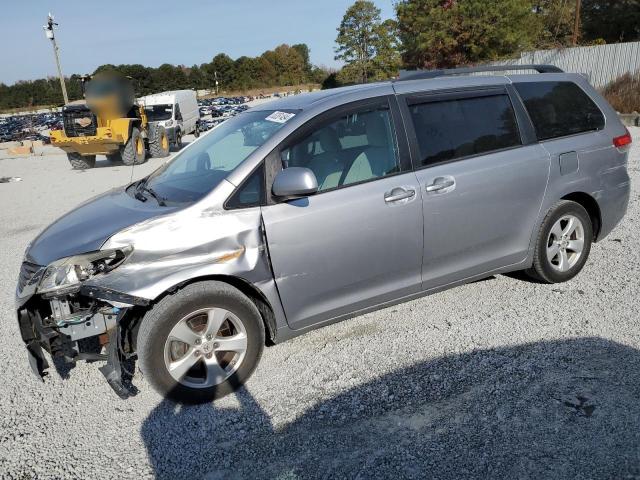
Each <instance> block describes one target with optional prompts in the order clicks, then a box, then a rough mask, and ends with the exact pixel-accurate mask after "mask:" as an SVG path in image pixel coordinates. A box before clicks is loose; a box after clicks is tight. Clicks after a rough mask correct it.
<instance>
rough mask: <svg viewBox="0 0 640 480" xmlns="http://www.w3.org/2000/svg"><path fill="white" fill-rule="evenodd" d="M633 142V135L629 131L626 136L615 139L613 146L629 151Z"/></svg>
mask: <svg viewBox="0 0 640 480" xmlns="http://www.w3.org/2000/svg"><path fill="white" fill-rule="evenodd" d="M631 142H633V139H632V138H631V134H630V133H629V130H627V133H625V134H624V135H621V136H619V137H615V138H614V139H613V146H614V147H616V148H620V149H625V150H628V149H629V147H630V145H631Z"/></svg>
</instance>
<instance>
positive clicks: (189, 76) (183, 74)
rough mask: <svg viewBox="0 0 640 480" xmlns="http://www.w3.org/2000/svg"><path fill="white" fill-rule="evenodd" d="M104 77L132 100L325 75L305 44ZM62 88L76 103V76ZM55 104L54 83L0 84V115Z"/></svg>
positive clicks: (126, 68) (120, 69) (58, 94)
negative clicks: (122, 82)
mask: <svg viewBox="0 0 640 480" xmlns="http://www.w3.org/2000/svg"><path fill="white" fill-rule="evenodd" d="M107 71H110V72H117V73H119V74H121V75H124V76H127V77H130V78H131V81H132V83H133V86H134V90H135V92H136V94H137V95H147V94H150V93H155V92H162V91H165V90H180V89H188V88H193V89H211V90H213V89H215V81H216V75H217V79H218V82H219V84H218V85H219V89H220V91H231V90H248V89H252V88H266V87H274V86H286V85H297V84H302V83H310V82H313V83H322V81H323V80H324V78H325V77H326V76H327V75H328V72H326V71H325V70H324V69H322V68H319V67H314V66H313V65H312V64H311V61H310V52H309V47H308V46H307V45H305V44H297V45H293V46H291V47H290V46H289V45H284V44H283V45H280V46H278V47H277V48H275V49H274V50H268V51H266V52H264V53H263V54H262V55H260V56H259V57H240V58H238V59H236V60H233V59H232V58H231V57H229V56H228V55H226V54H224V53H220V54H218V55H216V56H215V57H213V59H212V60H211V62H209V63H203V64H202V65H193V66H192V67H185V66H183V65H178V66H175V65H170V64H168V63H165V64H163V65H160V66H159V67H157V68H151V67H145V66H143V65H111V64H107V65H101V66H100V67H98V68H97V69H96V71H95V72H94V73H99V72H107ZM66 85H67V91H68V93H69V99H70V100H78V99H80V98H82V92H81V88H80V78H79V76H78V75H72V76H71V77H69V78H67V79H66ZM61 104H62V91H61V89H60V82H59V80H58V79H57V78H48V79H40V80H33V81H21V82H17V83H15V84H14V85H10V86H8V85H4V84H1V83H0V109H10V108H19V107H28V106H41V105H61Z"/></svg>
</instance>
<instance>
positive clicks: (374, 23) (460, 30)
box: [327, 0, 640, 86]
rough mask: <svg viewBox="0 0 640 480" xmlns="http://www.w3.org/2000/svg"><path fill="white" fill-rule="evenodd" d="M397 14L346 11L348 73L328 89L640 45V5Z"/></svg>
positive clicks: (556, 3) (557, 1) (419, 6)
mask: <svg viewBox="0 0 640 480" xmlns="http://www.w3.org/2000/svg"><path fill="white" fill-rule="evenodd" d="M578 3H580V6H581V8H580V14H579V15H576V8H577V5H578ZM395 14H396V15H395V17H396V18H393V19H388V20H384V21H383V20H382V19H381V17H380V9H379V8H377V7H376V6H375V4H374V3H373V2H371V1H369V0H357V1H356V2H355V3H354V4H353V5H352V6H351V7H349V8H348V9H347V11H346V13H345V15H344V17H343V20H342V22H341V24H340V26H339V27H338V36H337V38H336V43H337V48H336V57H335V58H336V60H342V61H343V62H345V66H344V68H342V70H341V71H340V72H337V73H335V74H333V75H332V76H331V77H330V78H329V79H328V80H327V83H330V84H331V85H332V86H336V85H340V84H348V83H354V82H365V81H369V80H378V79H382V78H389V77H391V76H394V75H396V74H397V72H398V70H399V69H400V68H405V69H416V68H451V67H455V66H461V65H470V64H477V63H482V62H489V61H495V60H500V59H504V58H513V57H516V56H518V54H520V53H521V52H524V51H528V50H533V49H547V48H561V47H569V46H573V45H574V44H576V45H594V44H596V45H597V44H604V43H616V42H630V41H636V40H640V0H582V1H581V2H576V1H575V0H491V1H486V0H399V1H397V2H396V3H395ZM576 17H577V18H578V29H577V30H575V21H576ZM574 35H575V36H574Z"/></svg>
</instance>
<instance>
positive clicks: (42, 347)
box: [18, 299, 137, 399]
mask: <svg viewBox="0 0 640 480" xmlns="http://www.w3.org/2000/svg"><path fill="white" fill-rule="evenodd" d="M35 300H36V299H34V301H32V302H29V303H28V304H27V305H26V306H25V307H24V308H22V309H20V310H19V311H18V323H19V327H20V333H21V336H22V339H23V341H24V342H25V346H26V350H27V358H28V361H29V365H30V366H31V369H32V371H33V373H34V374H35V375H36V376H37V377H38V378H39V379H40V380H43V379H44V377H45V376H46V375H47V373H48V372H47V369H48V368H49V367H50V364H49V361H48V360H47V355H46V354H45V352H47V353H48V354H49V355H50V356H51V357H52V358H59V359H61V360H62V361H64V362H65V363H71V364H74V363H75V362H76V361H78V360H86V361H106V364H105V365H103V366H102V367H100V368H99V370H100V372H101V373H102V374H103V375H104V376H105V378H106V380H107V382H108V384H109V386H111V388H112V389H113V390H114V391H115V392H116V394H117V395H118V396H119V397H120V398H122V399H126V398H128V397H130V396H132V395H135V394H136V393H137V390H136V389H135V387H133V386H132V385H130V384H125V382H123V376H122V365H121V363H122V360H123V359H124V354H123V352H122V348H121V347H122V344H121V338H122V337H121V328H120V322H121V321H122V319H123V317H124V315H125V314H126V313H127V309H126V308H118V307H110V306H106V305H105V306H103V307H101V308H99V309H94V310H92V311H91V312H88V313H86V314H84V313H83V312H79V313H75V314H71V315H69V316H66V317H62V321H60V322H59V324H56V323H55V322H54V321H53V318H52V317H51V316H45V317H44V319H43V311H45V312H48V310H45V307H46V305H47V302H46V301H45V300H44V299H38V300H39V301H35ZM55 302H60V300H59V299H55V300H52V303H55ZM56 308H60V307H59V306H55V305H51V311H52V312H53V311H54V310H55V309H56ZM91 340H93V342H91ZM87 341H89V342H87ZM89 344H90V345H93V346H94V347H97V351H95V350H94V351H91V350H87V349H86V348H85V347H86V345H89ZM102 349H104V353H102V352H100V350H102Z"/></svg>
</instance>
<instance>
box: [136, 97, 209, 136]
mask: <svg viewBox="0 0 640 480" xmlns="http://www.w3.org/2000/svg"><path fill="white" fill-rule="evenodd" d="M139 101H140V103H141V104H142V105H144V109H145V112H146V113H147V117H148V120H149V122H157V123H159V124H160V125H162V126H164V128H165V129H166V130H167V134H168V135H169V141H170V142H171V143H173V144H175V145H176V147H178V148H181V147H182V137H183V135H189V134H191V133H193V134H194V135H195V136H196V137H197V136H199V135H200V125H199V124H200V121H199V120H200V110H199V109H198V101H197V98H196V92H195V91H194V90H174V91H171V92H162V93H154V94H153V95H147V96H146V97H141V98H140V99H139Z"/></svg>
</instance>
